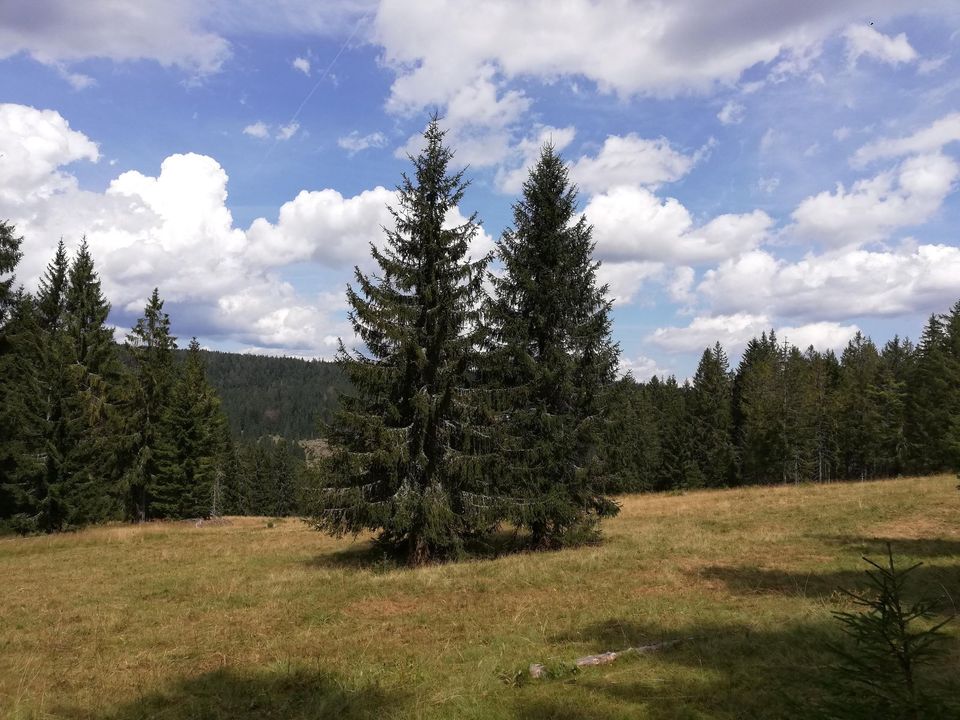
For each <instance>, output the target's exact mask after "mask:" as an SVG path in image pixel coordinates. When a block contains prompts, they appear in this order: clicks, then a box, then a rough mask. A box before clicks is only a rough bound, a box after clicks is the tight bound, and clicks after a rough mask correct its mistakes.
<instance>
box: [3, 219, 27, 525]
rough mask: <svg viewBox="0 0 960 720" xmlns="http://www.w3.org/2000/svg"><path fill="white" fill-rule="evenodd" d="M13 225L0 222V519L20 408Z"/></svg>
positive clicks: (8, 506) (7, 499)
mask: <svg viewBox="0 0 960 720" xmlns="http://www.w3.org/2000/svg"><path fill="white" fill-rule="evenodd" d="M22 241H23V238H20V237H17V236H16V234H15V230H14V227H13V226H12V225H10V224H9V223H6V222H0V520H2V519H3V518H7V517H9V516H11V515H12V514H13V513H14V511H15V505H14V500H13V497H12V489H11V488H10V485H11V484H12V483H13V482H14V473H15V468H16V463H17V457H18V455H19V454H20V453H19V450H18V447H19V443H18V442H17V436H18V435H19V426H20V423H21V422H22V418H21V417H20V415H21V411H20V409H19V408H18V407H17V406H18V404H19V399H20V397H21V395H20V391H21V389H22V388H21V387H20V380H19V379H18V377H17V375H18V373H17V372H16V365H17V362H18V360H17V356H16V354H17V349H16V347H15V343H14V341H13V334H14V333H13V328H12V327H11V325H13V324H14V323H12V322H11V316H12V315H14V314H15V308H16V307H17V306H18V305H19V304H20V302H21V301H22V298H20V299H18V297H17V295H16V293H14V291H13V284H14V281H15V276H14V271H15V270H16V267H17V263H18V262H19V261H20V257H21V252H20V243H21V242H22Z"/></svg>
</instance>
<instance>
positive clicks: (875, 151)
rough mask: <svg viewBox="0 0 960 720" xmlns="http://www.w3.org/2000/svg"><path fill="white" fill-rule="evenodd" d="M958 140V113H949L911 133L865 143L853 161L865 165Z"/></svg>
mask: <svg viewBox="0 0 960 720" xmlns="http://www.w3.org/2000/svg"><path fill="white" fill-rule="evenodd" d="M958 140H960V113H950V114H949V115H945V116H943V117H942V118H940V119H938V120H935V121H934V122H933V123H931V124H930V125H928V126H927V127H925V128H921V129H920V130H917V131H916V132H915V133H913V134H912V135H907V136H905V137H899V138H881V139H879V140H874V141H873V142H870V143H867V144H866V145H864V146H862V147H861V148H859V149H858V150H857V151H856V153H854V155H853V159H852V160H853V163H854V165H857V166H863V165H866V164H867V163H869V162H872V161H874V160H883V159H887V158H896V157H902V156H904V155H913V154H918V153H931V152H936V151H938V150H940V149H941V148H942V147H943V146H944V145H947V144H949V143H952V142H956V141H958Z"/></svg>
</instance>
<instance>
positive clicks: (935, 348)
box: [906, 315, 956, 473]
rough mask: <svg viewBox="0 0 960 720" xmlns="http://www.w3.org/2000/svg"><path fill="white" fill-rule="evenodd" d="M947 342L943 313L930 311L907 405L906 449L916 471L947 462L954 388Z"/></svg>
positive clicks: (937, 466) (921, 338)
mask: <svg viewBox="0 0 960 720" xmlns="http://www.w3.org/2000/svg"><path fill="white" fill-rule="evenodd" d="M949 344H950V343H949V339H948V336H947V330H946V327H945V325H944V320H943V317H942V316H939V315H931V316H930V319H929V320H928V321H927V324H926V326H925V327H924V329H923V332H922V333H921V335H920V343H919V345H918V347H917V352H916V361H915V362H914V364H913V371H912V373H911V377H910V392H909V394H908V396H907V405H906V416H907V424H906V428H907V442H908V443H909V448H908V452H909V454H910V459H911V465H912V468H913V469H914V470H915V471H918V472H923V473H929V472H936V471H939V470H943V469H945V468H946V467H947V466H948V465H949V464H950V458H949V455H950V453H949V450H948V443H947V433H948V430H949V428H950V427H951V412H950V403H949V401H948V399H949V398H950V397H951V395H952V394H953V393H954V392H955V387H956V378H955V377H953V374H952V373H951V357H950V347H949Z"/></svg>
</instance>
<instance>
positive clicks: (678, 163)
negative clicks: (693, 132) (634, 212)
mask: <svg viewBox="0 0 960 720" xmlns="http://www.w3.org/2000/svg"><path fill="white" fill-rule="evenodd" d="M704 152H706V150H704ZM699 157H700V154H699V153H698V154H695V155H684V154H683V153H681V152H678V151H677V150H675V149H674V148H673V147H672V146H671V145H670V142H669V141H668V140H667V139H666V138H662V137H661V138H658V139H656V140H649V139H646V138H642V137H640V136H638V135H636V134H635V133H630V134H628V135H624V136H619V135H610V136H608V137H607V139H606V140H605V141H604V143H603V147H602V148H601V149H600V152H599V153H597V155H596V157H588V156H584V157H581V158H580V159H579V160H577V162H575V163H574V164H573V166H572V167H571V169H570V175H571V177H572V178H573V180H574V181H575V182H576V183H577V184H578V185H579V186H580V187H581V188H582V189H584V190H586V191H587V192H591V193H598V192H603V191H605V190H609V189H610V188H613V187H616V186H618V185H644V186H648V187H652V188H655V187H657V186H659V185H661V184H663V183H665V182H673V181H675V180H679V179H680V178H682V177H683V176H684V175H686V174H687V173H688V172H690V170H691V169H692V168H693V166H694V165H695V164H696V162H697V160H698V159H699Z"/></svg>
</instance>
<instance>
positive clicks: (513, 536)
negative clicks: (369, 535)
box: [307, 530, 569, 572]
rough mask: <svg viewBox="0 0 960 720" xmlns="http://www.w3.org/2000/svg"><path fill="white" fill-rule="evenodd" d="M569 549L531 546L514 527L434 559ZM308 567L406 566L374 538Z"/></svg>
mask: <svg viewBox="0 0 960 720" xmlns="http://www.w3.org/2000/svg"><path fill="white" fill-rule="evenodd" d="M564 549H569V548H557V549H555V550H553V549H551V550H543V549H540V548H534V546H533V545H532V543H531V539H530V536H529V535H528V534H525V533H519V532H516V531H514V530H498V531H497V532H494V533H488V534H486V535H483V536H481V537H476V538H470V539H468V540H467V541H466V542H465V543H464V555H463V557H461V558H458V559H450V560H438V563H444V562H457V561H458V560H461V561H469V560H496V559H498V558H502V557H506V556H508V555H515V554H518V553H528V552H560V551H562V550H564ZM307 565H308V566H309V567H316V568H339V569H348V570H368V571H373V572H386V571H390V570H398V569H401V568H406V567H407V564H406V558H405V557H404V554H403V552H402V551H397V550H396V549H392V548H388V547H386V546H384V545H381V544H379V543H378V542H377V541H376V540H364V541H358V542H356V543H354V544H353V545H351V546H350V547H347V548H344V549H343V550H337V551H336V552H330V553H324V554H323V555H317V556H316V557H313V558H310V559H309V560H307Z"/></svg>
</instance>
